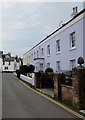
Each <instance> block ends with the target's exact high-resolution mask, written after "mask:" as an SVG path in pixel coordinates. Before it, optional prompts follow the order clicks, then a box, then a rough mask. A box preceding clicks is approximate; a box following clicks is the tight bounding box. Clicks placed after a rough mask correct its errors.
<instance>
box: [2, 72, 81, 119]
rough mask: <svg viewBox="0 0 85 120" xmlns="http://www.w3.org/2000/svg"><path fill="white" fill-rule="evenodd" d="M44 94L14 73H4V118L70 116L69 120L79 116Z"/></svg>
mask: <svg viewBox="0 0 85 120" xmlns="http://www.w3.org/2000/svg"><path fill="white" fill-rule="evenodd" d="M43 96H44V95H41V94H38V93H37V92H36V91H35V90H32V88H29V87H27V86H26V85H25V84H24V83H23V82H20V80H19V79H17V78H15V77H14V75H13V74H10V73H3V76H2V117H3V118H68V120H70V118H71V120H75V119H76V118H78V115H77V114H76V115H75V114H73V113H71V112H69V111H67V110H65V109H64V108H62V107H61V106H59V105H57V104H55V103H54V102H53V101H52V100H50V99H49V98H48V99H47V98H46V97H43ZM78 120H80V119H78Z"/></svg>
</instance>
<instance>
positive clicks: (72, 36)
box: [70, 31, 76, 48]
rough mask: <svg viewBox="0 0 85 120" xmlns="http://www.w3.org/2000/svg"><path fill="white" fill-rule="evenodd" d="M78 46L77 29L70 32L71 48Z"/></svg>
mask: <svg viewBox="0 0 85 120" xmlns="http://www.w3.org/2000/svg"><path fill="white" fill-rule="evenodd" d="M75 47H76V33H75V31H74V32H72V33H71V34H70V48H75Z"/></svg>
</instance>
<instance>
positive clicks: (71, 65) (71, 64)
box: [70, 59, 76, 70]
mask: <svg viewBox="0 0 85 120" xmlns="http://www.w3.org/2000/svg"><path fill="white" fill-rule="evenodd" d="M74 67H76V60H75V59H73V60H70V69H71V70H72V69H73V68H74Z"/></svg>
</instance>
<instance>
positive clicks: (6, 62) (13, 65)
mask: <svg viewBox="0 0 85 120" xmlns="http://www.w3.org/2000/svg"><path fill="white" fill-rule="evenodd" d="M20 65H21V58H18V57H17V56H16V57H12V56H11V53H8V54H3V51H0V70H1V71H5V72H14V71H16V70H18V69H19V68H20Z"/></svg>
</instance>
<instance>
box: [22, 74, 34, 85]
mask: <svg viewBox="0 0 85 120" xmlns="http://www.w3.org/2000/svg"><path fill="white" fill-rule="evenodd" d="M20 78H21V79H22V80H24V81H25V82H28V83H29V84H31V85H32V86H34V74H32V78H30V77H28V76H25V75H22V74H21V75H20Z"/></svg>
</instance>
